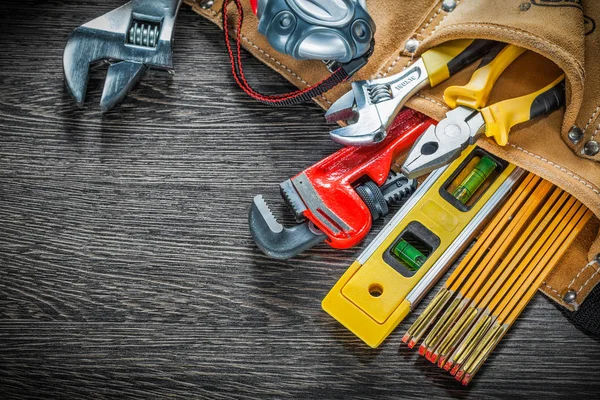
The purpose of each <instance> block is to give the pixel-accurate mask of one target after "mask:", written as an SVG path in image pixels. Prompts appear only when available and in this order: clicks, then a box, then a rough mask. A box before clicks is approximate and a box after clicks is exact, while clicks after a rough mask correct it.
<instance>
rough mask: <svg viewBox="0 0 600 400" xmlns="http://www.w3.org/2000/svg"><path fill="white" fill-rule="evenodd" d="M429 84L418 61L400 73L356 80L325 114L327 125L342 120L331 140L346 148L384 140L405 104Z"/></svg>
mask: <svg viewBox="0 0 600 400" xmlns="http://www.w3.org/2000/svg"><path fill="white" fill-rule="evenodd" d="M428 84H429V75H428V73H427V70H426V69H425V65H424V63H423V61H422V60H421V59H419V60H417V61H416V62H415V63H414V64H413V65H412V66H410V67H409V68H407V69H406V70H404V71H402V72H401V73H399V74H396V75H392V76H389V77H385V78H380V79H373V80H365V81H357V82H353V83H352V90H351V91H349V92H348V93H346V94H345V95H344V96H342V97H340V98H339V99H338V100H337V101H336V102H335V103H333V105H332V106H331V108H330V109H329V110H328V111H327V112H326V113H325V118H326V120H327V121H328V122H337V121H345V122H346V123H348V125H347V126H344V127H341V128H337V129H334V130H332V131H331V132H330V133H329V135H330V136H331V139H332V140H333V141H334V142H336V143H340V144H343V145H348V146H371V145H374V144H377V143H379V142H381V141H382V140H383V139H385V137H386V135H387V131H388V130H389V128H390V126H391V124H392V122H393V121H394V118H395V117H396V115H398V112H400V110H401V109H402V107H403V106H404V104H405V103H406V101H407V100H408V99H409V98H410V97H411V96H413V95H414V94H415V93H417V92H418V91H419V90H421V89H422V88H424V87H426V86H427V85H428Z"/></svg>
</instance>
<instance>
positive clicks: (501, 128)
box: [402, 43, 565, 179]
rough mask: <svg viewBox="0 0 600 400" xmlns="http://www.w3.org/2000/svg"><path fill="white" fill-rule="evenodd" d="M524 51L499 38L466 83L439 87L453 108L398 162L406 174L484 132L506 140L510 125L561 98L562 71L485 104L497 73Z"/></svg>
mask: <svg viewBox="0 0 600 400" xmlns="http://www.w3.org/2000/svg"><path fill="white" fill-rule="evenodd" d="M524 52H525V49H523V48H521V47H518V46H515V45H508V44H504V43H499V44H498V45H497V47H496V48H494V49H493V50H491V51H490V52H489V53H488V55H486V56H485V57H484V58H483V59H482V60H481V64H480V65H479V67H478V68H477V70H476V71H475V72H474V73H473V75H472V77H471V80H470V81H469V83H468V84H467V85H465V86H451V87H449V88H447V89H446V90H445V91H444V100H445V101H446V103H447V104H448V106H449V107H451V108H453V110H451V111H449V112H447V113H446V118H445V119H443V120H441V121H440V122H439V123H438V124H437V126H431V127H429V128H428V129H427V130H426V131H425V132H424V133H423V135H421V137H420V138H419V139H417V141H416V142H415V144H414V145H413V147H412V149H411V150H410V153H409V154H408V158H407V159H406V161H405V163H404V165H403V166H402V172H403V173H404V174H405V175H406V176H408V177H409V178H411V179H412V178H416V177H418V176H421V175H424V174H426V173H429V172H431V171H433V170H435V169H437V168H439V167H441V166H443V165H446V164H448V163H450V162H451V161H453V160H455V159H456V158H458V156H459V155H460V154H461V152H462V150H464V149H465V148H466V147H467V146H469V145H471V144H474V143H475V141H476V140H477V139H478V138H479V137H480V136H481V135H483V134H485V135H486V136H488V137H493V138H494V139H495V140H496V143H498V144H499V145H501V146H505V145H506V144H507V143H508V132H509V131H510V129H511V128H512V127H513V126H515V125H517V124H520V123H522V122H525V121H529V120H531V119H533V118H536V117H539V116H541V115H546V114H549V113H551V112H552V111H554V110H556V109H558V108H560V107H561V106H562V105H563V104H564V103H565V77H564V75H561V76H559V77H558V78H556V79H555V80H554V81H553V82H551V83H550V84H548V85H547V86H545V87H543V88H542V89H540V90H538V91H536V92H533V93H530V94H528V95H525V96H521V97H517V98H513V99H509V100H504V101H501V102H499V103H495V104H493V105H490V106H487V107H484V106H485V105H486V103H487V100H488V97H489V95H490V92H491V91H492V88H493V87H494V84H495V83H496V81H497V80H498V78H499V77H500V75H502V73H503V72H504V70H505V69H506V68H507V67H508V66H509V65H510V64H511V63H512V62H513V61H514V60H515V59H516V58H517V57H519V56H520V55H521V54H523V53H524Z"/></svg>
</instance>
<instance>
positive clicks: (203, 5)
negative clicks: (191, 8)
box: [198, 0, 215, 10]
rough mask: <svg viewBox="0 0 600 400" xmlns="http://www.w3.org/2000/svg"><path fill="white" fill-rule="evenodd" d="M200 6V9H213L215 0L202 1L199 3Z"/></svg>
mask: <svg viewBox="0 0 600 400" xmlns="http://www.w3.org/2000/svg"><path fill="white" fill-rule="evenodd" d="M198 4H199V5H200V8H203V9H205V10H206V9H207V8H211V7H212V6H213V4H215V2H214V1H213V0H200V1H198Z"/></svg>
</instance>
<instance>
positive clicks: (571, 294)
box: [563, 289, 577, 304]
mask: <svg viewBox="0 0 600 400" xmlns="http://www.w3.org/2000/svg"><path fill="white" fill-rule="evenodd" d="M576 299H577V292H576V291H574V290H573V289H569V290H568V291H567V293H565V295H564V296H563V300H564V302H565V303H567V304H571V303H574V302H575V300H576Z"/></svg>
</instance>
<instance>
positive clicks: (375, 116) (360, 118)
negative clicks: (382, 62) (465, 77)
mask: <svg viewBox="0 0 600 400" xmlns="http://www.w3.org/2000/svg"><path fill="white" fill-rule="evenodd" d="M495 43H496V42H494V41H491V40H471V39H461V40H453V41H450V42H447V43H444V44H441V45H439V46H437V47H434V48H432V49H430V50H428V51H426V52H424V53H423V54H422V55H421V58H419V59H418V60H417V61H415V62H414V63H413V64H412V65H411V66H410V67H408V68H406V69H405V70H404V71H402V72H400V73H398V74H396V75H392V76H389V77H385V78H380V79H373V80H364V81H357V82H353V83H352V89H351V90H350V91H349V92H347V93H346V94H345V95H343V96H342V97H340V98H339V99H338V100H337V101H336V102H335V103H333V105H332V106H331V108H329V110H328V111H327V113H326V114H325V118H326V119H327V121H328V122H337V121H346V122H347V123H348V126H344V127H341V128H337V129H334V130H333V131H331V132H330V135H331V139H332V140H333V141H334V142H337V143H340V144H344V145H350V146H369V145H372V144H374V143H379V142H381V141H382V140H383V139H384V138H385V136H386V135H387V130H388V129H389V127H390V125H391V124H392V121H394V118H395V117H396V115H397V114H398V112H399V111H400V110H401V109H402V107H403V106H404V104H405V103H406V101H407V100H408V99H409V98H410V97H412V96H413V95H414V94H415V93H417V92H418V91H419V90H421V89H423V88H425V87H426V86H428V85H430V86H432V87H433V86H436V85H438V84H439V83H441V82H443V81H445V80H446V79H448V78H449V77H450V76H452V75H453V74H454V73H456V72H458V71H460V70H461V69H462V68H464V67H466V66H467V65H469V64H471V63H473V62H474V61H475V60H477V59H479V58H481V57H482V56H483V55H485V54H486V53H487V52H488V51H489V50H490V49H491V48H492V47H493V46H494V45H495Z"/></svg>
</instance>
